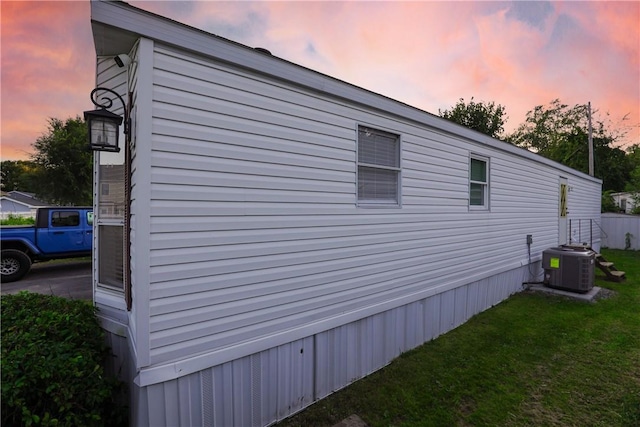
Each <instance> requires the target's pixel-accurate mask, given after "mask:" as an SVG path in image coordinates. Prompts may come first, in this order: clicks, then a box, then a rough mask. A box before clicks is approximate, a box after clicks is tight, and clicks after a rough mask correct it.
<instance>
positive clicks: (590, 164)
mask: <svg viewBox="0 0 640 427" xmlns="http://www.w3.org/2000/svg"><path fill="white" fill-rule="evenodd" d="M587 115H588V116H589V175H591V176H593V129H592V128H591V101H589V103H588V104H587Z"/></svg>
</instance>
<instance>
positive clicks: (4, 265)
mask: <svg viewBox="0 0 640 427" xmlns="http://www.w3.org/2000/svg"><path fill="white" fill-rule="evenodd" d="M30 269H31V258H29V256H28V255H27V254H25V253H24V252H21V251H19V250H17V249H5V250H3V251H2V260H1V261H0V281H1V282H2V283H9V282H15V281H16V280H20V279H22V278H23V277H24V275H25V274H27V273H28V272H29V270H30Z"/></svg>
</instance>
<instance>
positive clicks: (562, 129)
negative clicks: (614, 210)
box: [507, 99, 632, 191]
mask: <svg viewBox="0 0 640 427" xmlns="http://www.w3.org/2000/svg"><path fill="white" fill-rule="evenodd" d="M594 113H595V112H594ZM594 115H595V114H592V116H594ZM592 121H593V126H592V128H593V132H592V136H593V151H594V175H595V176H596V177H598V178H600V179H602V181H603V182H602V187H603V190H604V191H607V190H612V191H622V190H624V188H625V185H626V183H627V182H628V181H629V178H630V172H631V170H632V164H631V161H630V159H629V157H628V156H627V155H626V153H625V151H624V150H622V149H620V148H617V147H614V146H613V143H614V142H615V141H616V140H618V139H619V138H620V137H621V136H622V135H621V134H617V133H616V130H615V129H611V128H610V126H608V125H607V124H606V123H605V122H604V121H602V120H599V119H596V120H592ZM588 137H589V126H588V112H587V106H586V105H581V104H578V105H575V106H573V107H570V106H569V105H567V104H563V103H561V102H560V100H558V99H555V100H553V101H551V102H550V103H549V105H547V106H543V105H538V106H536V107H535V108H534V109H533V110H531V111H529V112H528V113H527V115H526V120H525V122H524V123H523V124H521V125H520V126H519V127H518V129H517V130H516V131H515V132H514V133H513V134H511V135H509V136H508V137H507V141H509V142H511V143H513V144H515V145H518V146H520V147H523V148H527V149H529V150H531V151H535V152H536V153H538V154H540V155H542V156H544V157H547V158H549V159H551V160H555V161H557V162H559V163H562V164H563V165H566V166H569V167H571V168H574V169H577V170H579V171H582V172H585V173H588V171H589V146H588Z"/></svg>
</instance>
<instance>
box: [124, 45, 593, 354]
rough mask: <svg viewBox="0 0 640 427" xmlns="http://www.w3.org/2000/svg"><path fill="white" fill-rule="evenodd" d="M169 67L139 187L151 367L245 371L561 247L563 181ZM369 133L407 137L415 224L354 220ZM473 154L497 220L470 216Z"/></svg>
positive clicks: (396, 213) (216, 75)
mask: <svg viewBox="0 0 640 427" xmlns="http://www.w3.org/2000/svg"><path fill="white" fill-rule="evenodd" d="M154 64H155V68H154V73H153V108H152V115H153V135H152V149H151V152H150V156H149V161H150V167H151V169H150V173H149V174H148V175H145V173H144V171H140V174H139V175H137V176H138V178H137V181H140V182H137V183H134V185H141V182H142V181H141V180H144V179H145V178H144V177H145V176H148V177H149V179H150V202H149V206H148V208H149V212H150V218H149V222H148V223H149V231H150V236H149V237H150V242H149V244H150V258H149V262H150V266H149V267H150V269H149V276H148V280H149V298H150V303H149V304H150V306H149V310H150V311H149V313H150V324H149V329H150V341H149V343H150V352H151V353H150V361H151V363H161V362H163V361H170V360H175V359H179V358H182V357H189V355H193V354H196V353H202V352H207V351H221V350H222V349H225V348H227V347H229V346H235V347H233V348H235V349H236V350H234V352H235V353H233V354H234V356H233V357H235V356H238V357H241V356H242V355H241V353H242V350H240V347H238V344H240V343H243V342H244V343H251V342H262V343H263V344H262V345H264V346H268V345H272V344H273V345H280V344H281V343H282V342H284V341H283V340H286V339H296V337H303V336H308V332H309V331H308V330H306V329H305V328H307V327H308V328H312V327H313V325H315V324H316V323H315V322H317V321H318V319H325V324H326V327H329V325H330V324H332V322H333V324H335V323H336V322H337V323H340V322H343V321H346V320H340V319H341V318H342V317H341V316H344V315H345V313H347V314H348V313H356V312H360V313H367V312H368V313H369V314H374V313H375V312H380V311H382V310H384V309H388V308H392V307H393V306H399V305H401V304H402V303H404V302H410V301H411V300H414V301H415V299H416V298H419V297H420V296H421V295H424V294H425V293H430V292H434V289H438V288H441V287H443V286H444V287H446V286H456V284H458V285H461V284H463V283H467V281H468V280H472V279H473V278H477V279H478V280H480V279H482V278H483V277H489V276H490V275H492V274H494V273H495V272H496V271H507V270H509V269H510V268H514V267H519V266H521V265H522V263H523V262H525V263H526V262H527V246H526V240H525V237H526V234H533V235H534V246H533V248H532V250H533V251H534V253H536V251H537V252H541V251H542V250H544V249H546V248H547V247H550V246H553V245H554V244H556V242H557V204H556V203H557V202H555V201H556V200H557V171H555V170H554V169H553V168H552V167H549V166H546V165H543V164H539V163H535V162H532V161H531V160H528V159H524V158H521V157H518V156H515V155H513V154H511V153H508V152H503V151H499V150H496V149H492V148H489V147H483V146H481V145H479V144H476V143H473V142H471V141H470V140H468V139H466V138H463V137H459V136H453V135H452V134H449V133H447V132H444V131H439V130H436V129H432V128H427V127H423V126H420V125H418V124H415V123H414V122H408V121H403V120H400V119H398V118H397V117H395V116H392V115H384V114H381V113H380V112H379V111H378V110H372V109H369V108H368V107H365V106H362V105H357V104H346V103H345V102H343V101H338V100H336V99H332V98H329V97H327V96H324V95H320V94H318V93H316V92H313V91H308V90H303V89H301V88H297V87H295V86H288V85H285V84H283V83H281V82H277V81H275V80H269V79H267V78H266V77H261V76H259V75H258V74H250V73H247V72H245V71H241V70H239V69H234V68H232V67H228V66H224V65H221V64H220V63H216V62H213V61H209V60H206V59H203V58H198V57H195V56H190V55H186V54H184V53H180V52H178V51H176V50H174V49H170V48H167V47H162V46H159V45H157V44H156V45H155V56H154ZM358 123H376V124H378V126H379V128H380V129H394V130H396V132H397V133H396V134H397V135H402V180H401V189H399V191H398V194H402V206H403V208H402V210H398V209H397V208H395V207H394V206H389V209H386V208H385V207H383V208H381V209H367V210H362V209H358V208H357V206H356V205H354V197H355V196H354V188H357V164H358V158H357V151H358V150H357V141H356V139H355V138H354V126H355V127H356V128H357V124H358ZM470 152H474V153H478V155H479V156H481V158H487V159H488V158H489V157H490V158H491V176H492V181H491V200H492V211H491V212H489V211H486V212H475V213H474V214H473V215H470V213H469V153H470ZM514 170H518V173H520V174H522V175H523V178H522V180H521V181H520V180H514V179H513V173H514V172H513V171H514ZM488 173H489V172H488V169H487V177H488ZM526 177H529V178H530V179H526ZM577 182H578V184H576V185H582V183H585V181H584V180H582V179H579V180H577ZM586 184H588V185H591V183H586ZM592 186H593V187H594V188H595V187H597V184H595V183H593V185H592ZM591 190H592V188H589V189H588V190H587V189H585V191H591ZM134 192H135V190H134ZM540 200H551V201H553V202H552V203H549V202H544V203H541V202H540ZM140 238H144V236H140ZM470 276H473V277H470ZM403 301H404V302H403ZM363 315H364V314H363ZM305 325H307V326H305ZM285 330H289V331H290V332H289V333H285V334H282V331H285ZM305 331H306V332H305ZM305 334H307V335H305ZM279 343H280V344H279ZM229 348H232V347H229ZM265 348H266V347H265ZM230 357H231V356H230Z"/></svg>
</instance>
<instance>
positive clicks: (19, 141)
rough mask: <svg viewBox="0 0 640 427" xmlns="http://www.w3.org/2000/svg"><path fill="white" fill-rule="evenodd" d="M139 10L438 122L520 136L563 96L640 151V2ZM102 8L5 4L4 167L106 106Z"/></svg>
mask: <svg viewBox="0 0 640 427" xmlns="http://www.w3.org/2000/svg"><path fill="white" fill-rule="evenodd" d="M129 3H130V4H132V5H133V6H136V7H139V8H141V9H144V10H148V11H150V12H154V13H157V14H160V15H163V16H166V17H168V18H171V19H173V20H176V21H178V22H182V23H185V24H187V25H191V26H193V27H196V28H199V29H202V30H204V31H207V32H210V33H213V34H216V35H219V36H222V37H225V38H228V39H231V40H233V41H236V42H239V43H243V44H246V45H248V46H252V47H255V46H259V47H264V48H267V49H269V50H270V51H271V52H272V53H273V54H274V55H275V56H278V57H280V58H283V59H286V60H288V61H291V62H294V63H297V64H300V65H303V66H305V67H308V68H311V69H314V70H317V71H319V72H322V73H325V74H328V75H330V76H332V77H336V78H338V79H341V80H345V81H347V82H349V83H352V84H355V85H357V86H361V87H364V88H366V89H369V90H371V91H374V92H377V93H380V94H382V95H385V96H388V97H390V98H394V99H397V100H399V101H402V102H405V103H407V104H410V105H412V106H415V107H417V108H420V109H423V110H426V111H428V112H431V113H433V114H438V110H439V109H447V108H450V107H452V106H453V105H455V103H456V102H457V101H458V99H459V98H464V99H465V100H466V101H468V100H470V99H471V97H474V98H475V100H476V101H485V102H490V101H493V102H495V103H496V104H502V105H504V106H505V107H506V111H507V115H508V121H507V123H506V128H507V131H512V130H513V129H515V128H516V127H517V126H518V125H519V124H521V123H522V122H524V120H525V115H526V113H527V111H529V110H532V109H533V108H534V107H535V106H536V105H546V104H548V103H549V102H550V101H552V100H553V99H555V98H559V99H560V100H561V101H562V102H563V103H566V104H569V105H575V104H586V103H587V102H588V101H590V102H591V104H592V106H593V108H594V109H597V110H598V111H599V114H600V117H601V118H606V117H607V116H606V114H608V119H607V120H608V121H609V123H611V125H612V126H613V127H615V128H616V129H620V130H622V129H623V128H624V129H625V130H626V131H627V132H628V134H627V136H626V138H625V139H624V140H623V141H620V143H621V144H624V145H630V144H635V143H640V2H637V1H635V2H611V1H606V2H605V1H603V2H575V1H569V2H556V1H551V2H546V1H545V2H543V1H536V2H511V1H501V2H457V1H448V2H347V1H343V2H271V1H266V2H237V1H236V2H222V1H199V2H183V1H156V2H154V1H130V2H129ZM89 9H90V4H89V1H50V2H32V1H28V2H27V1H25V2H12V1H5V0H3V1H1V2H0V14H1V19H2V27H1V31H2V34H1V58H0V60H1V70H2V74H1V107H0V108H1V126H2V127H1V129H0V130H1V135H2V151H1V155H0V158H1V159H2V160H20V159H28V158H29V154H30V153H31V152H32V148H31V144H32V143H33V142H34V141H35V140H36V139H37V138H38V137H39V136H40V135H42V134H43V133H45V132H46V130H47V120H48V118H50V117H55V118H60V119H66V118H68V117H75V116H81V115H82V112H83V111H84V110H90V109H93V105H92V104H91V101H90V100H89V93H90V92H91V89H93V87H94V81H95V77H94V74H95V50H94V47H93V39H92V36H91V24H90V16H89V15H90V11H89ZM625 117H626V120H623V118H625Z"/></svg>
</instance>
